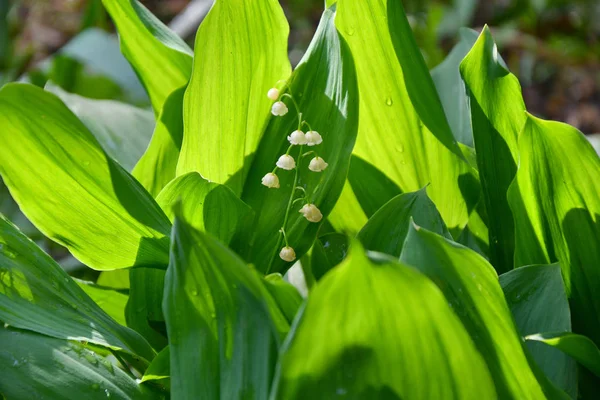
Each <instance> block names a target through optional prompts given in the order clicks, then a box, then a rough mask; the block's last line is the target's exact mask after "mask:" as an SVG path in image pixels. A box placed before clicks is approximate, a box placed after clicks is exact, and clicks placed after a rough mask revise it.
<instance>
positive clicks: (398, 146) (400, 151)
mask: <svg viewBox="0 0 600 400" xmlns="http://www.w3.org/2000/svg"><path fill="white" fill-rule="evenodd" d="M396 151H397V152H398V153H404V146H402V145H401V144H399V145H397V146H396Z"/></svg>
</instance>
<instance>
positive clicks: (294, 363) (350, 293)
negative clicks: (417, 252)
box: [271, 242, 496, 400]
mask: <svg viewBox="0 0 600 400" xmlns="http://www.w3.org/2000/svg"><path fill="white" fill-rule="evenodd" d="M378 258H379V261H378V262H376V263H375V262H372V261H370V260H369V259H368V258H367V257H366V256H365V254H364V251H363V250H362V248H361V247H360V245H359V244H358V243H357V242H354V243H353V247H352V249H351V252H350V254H349V255H348V257H347V258H346V259H345V261H344V262H343V263H342V264H341V265H339V266H338V267H336V268H335V269H334V270H333V271H331V272H330V273H329V274H327V275H326V276H325V277H324V278H323V279H322V280H321V281H320V282H319V283H318V285H316V286H315V288H314V290H313V291H312V292H311V295H310V296H309V298H308V303H307V305H306V307H305V308H304V310H303V311H302V315H301V317H300V319H299V320H298V322H297V324H296V325H295V326H294V328H293V331H292V332H291V333H290V336H289V337H288V340H287V342H286V344H285V345H284V347H283V353H282V356H281V358H280V362H279V366H278V373H277V378H276V387H275V393H274V394H273V395H272V396H271V398H272V399H286V400H291V399H307V398H320V399H330V398H339V397H346V398H353V399H453V398H456V399H476V398H481V399H491V398H495V397H496V396H495V390H494V385H493V382H492V380H491V378H490V374H489V372H488V369H487V367H486V366H485V363H484V361H483V359H482V357H481V355H480V354H479V353H478V352H477V350H476V348H475V345H474V344H473V341H471V339H470V338H469V335H468V334H467V332H466V330H465V329H464V327H463V326H462V324H461V323H460V320H459V319H458V318H457V317H456V315H455V314H454V313H453V312H452V310H451V309H450V307H448V303H447V301H446V299H444V296H443V295H442V293H441V292H440V290H439V289H438V288H437V287H436V286H435V285H434V284H433V283H432V282H431V281H429V280H428V279H427V278H426V277H425V276H423V275H422V274H420V273H418V272H417V271H415V270H414V269H412V268H410V267H407V266H405V265H403V264H400V263H399V262H397V261H395V260H393V259H391V258H387V257H385V258H382V257H378ZM466 375H468V376H469V379H465V376H466Z"/></svg>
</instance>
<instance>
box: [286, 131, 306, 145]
mask: <svg viewBox="0 0 600 400" xmlns="http://www.w3.org/2000/svg"><path fill="white" fill-rule="evenodd" d="M288 140H289V141H290V143H291V144H296V145H302V144H306V136H305V135H304V132H302V131H301V130H297V131H294V132H292V133H291V134H290V136H288Z"/></svg>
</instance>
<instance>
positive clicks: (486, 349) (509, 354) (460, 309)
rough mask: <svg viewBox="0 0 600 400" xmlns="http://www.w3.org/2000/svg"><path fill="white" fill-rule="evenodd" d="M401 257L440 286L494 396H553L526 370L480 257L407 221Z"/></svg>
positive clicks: (490, 274) (506, 314)
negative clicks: (490, 382) (487, 372)
mask: <svg viewBox="0 0 600 400" xmlns="http://www.w3.org/2000/svg"><path fill="white" fill-rule="evenodd" d="M400 260H401V261H402V262H403V263H406V264H408V265H412V266H414V267H416V268H418V269H419V270H420V271H422V272H423V273H424V274H426V275H427V276H428V277H429V278H431V279H432V280H433V281H434V282H435V283H436V284H437V285H438V286H439V288H440V289H441V290H442V292H443V293H444V295H445V296H446V299H447V301H448V303H449V304H450V306H451V307H452V308H453V309H454V310H455V312H456V313H457V314H458V316H459V318H460V320H461V321H462V323H463V324H464V326H465V328H466V329H467V331H468V332H469V334H470V335H471V338H473V340H474V342H475V345H476V346H477V349H478V350H479V352H480V353H481V354H482V355H483V357H484V359H485V361H486V363H487V366H488V368H489V370H490V373H491V376H492V379H493V380H494V384H495V387H496V390H497V392H498V398H502V399H504V398H507V399H508V398H517V399H543V398H546V397H545V396H550V397H552V398H554V397H555V396H557V393H555V391H556V389H554V388H553V387H552V386H551V384H549V383H547V382H545V381H544V380H543V381H542V382H539V381H538V378H536V375H535V373H536V372H535V371H534V370H532V369H531V368H530V365H529V363H528V359H527V354H526V350H525V348H524V344H523V343H522V342H521V339H520V336H519V334H518V332H517V328H516V327H515V324H514V321H513V318H512V315H511V313H510V309H509V308H508V305H507V304H506V301H505V299H504V294H503V293H502V289H501V288H500V284H499V283H498V276H497V275H496V272H495V271H494V268H493V267H492V266H491V265H490V264H489V263H488V262H487V261H486V260H485V259H484V258H483V257H481V256H480V255H479V254H477V253H476V252H474V251H472V250H471V249H468V248H466V247H463V246H461V245H459V244H457V243H454V242H452V241H450V240H448V239H446V238H443V237H441V236H439V235H437V234H435V233H433V232H429V231H427V230H425V229H423V228H420V227H418V226H415V225H414V224H411V227H410V229H409V232H408V236H407V238H406V242H405V246H404V248H403V251H402V254H401V256H400ZM541 378H542V379H543V378H544V377H543V376H541Z"/></svg>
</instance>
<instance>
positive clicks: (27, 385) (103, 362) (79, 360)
mask: <svg viewBox="0 0 600 400" xmlns="http://www.w3.org/2000/svg"><path fill="white" fill-rule="evenodd" d="M0 343H2V350H0V375H1V376H2V379H0V393H2V395H4V396H6V398H7V399H65V400H80V399H98V400H102V399H106V398H111V399H119V400H120V399H159V398H161V396H159V395H157V394H156V393H152V392H151V391H150V390H148V389H147V388H146V387H144V386H143V385H138V384H137V382H136V380H135V379H134V378H132V377H131V376H129V375H127V374H126V373H125V372H124V371H122V370H121V369H119V368H117V367H115V366H114V365H113V364H112V363H111V362H110V360H108V359H107V358H105V357H103V356H101V355H99V354H97V353H96V352H94V351H93V350H91V349H87V348H84V347H83V346H82V345H81V344H79V343H78V342H72V341H67V340H64V339H55V338H51V337H48V336H43V335H39V334H36V333H33V332H27V331H20V330H17V329H12V328H6V327H4V328H2V327H0Z"/></svg>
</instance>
